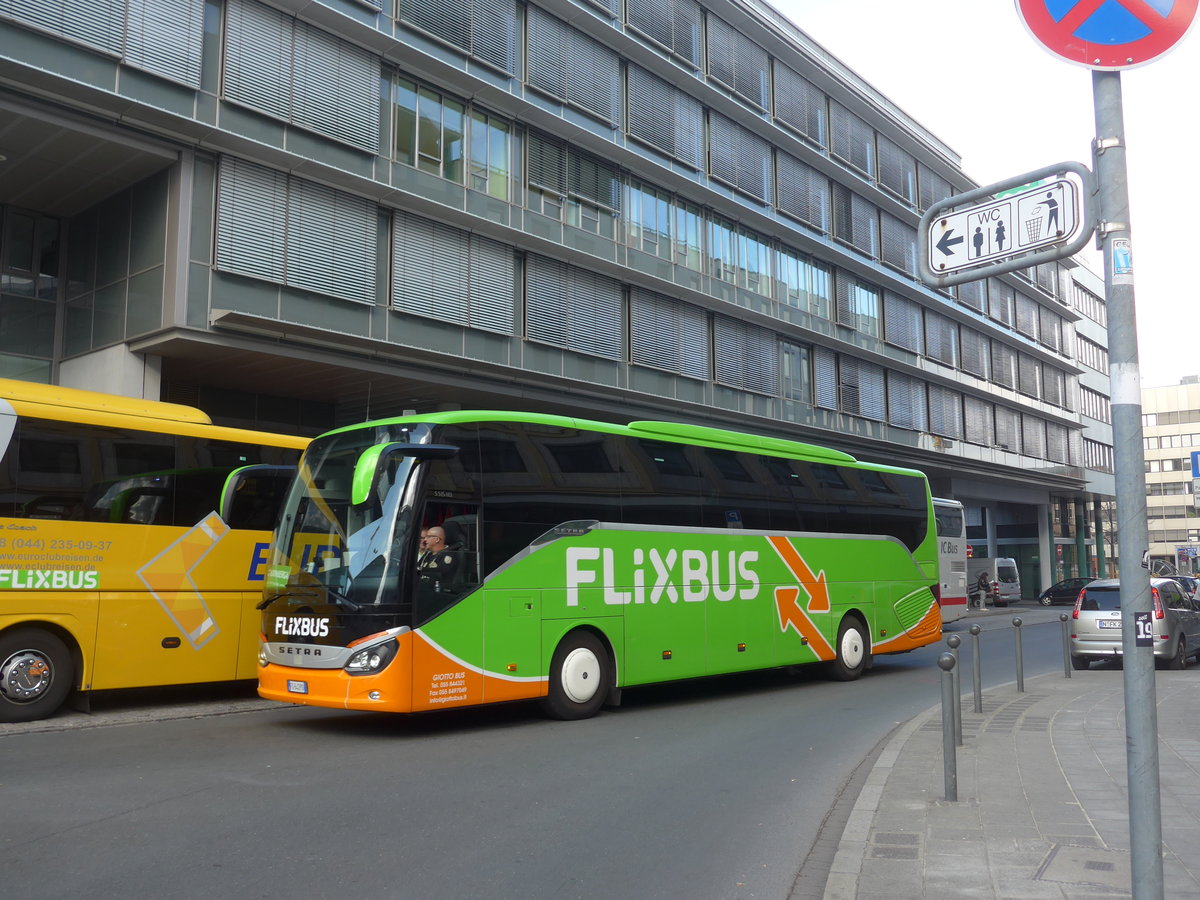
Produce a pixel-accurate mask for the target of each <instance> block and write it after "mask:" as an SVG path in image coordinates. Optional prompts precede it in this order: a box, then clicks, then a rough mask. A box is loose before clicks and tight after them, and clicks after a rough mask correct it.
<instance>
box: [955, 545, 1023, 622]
mask: <svg viewBox="0 0 1200 900" xmlns="http://www.w3.org/2000/svg"><path fill="white" fill-rule="evenodd" d="M981 588H982V589H983V591H984V593H985V595H986V596H985V597H984V598H981V596H980V590H981ZM967 599H968V600H969V602H970V605H971V606H973V607H975V608H977V609H980V608H982V607H984V606H986V605H987V603H988V602H989V601H990V602H993V603H995V605H996V606H1008V605H1009V604H1010V603H1016V602H1017V601H1018V600H1020V599H1021V576H1020V575H1019V574H1018V573H1017V561H1016V560H1015V559H1012V558H1011V557H1008V556H975V557H972V558H971V559H968V560H967Z"/></svg>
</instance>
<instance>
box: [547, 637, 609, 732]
mask: <svg viewBox="0 0 1200 900" xmlns="http://www.w3.org/2000/svg"><path fill="white" fill-rule="evenodd" d="M611 670H612V666H611V664H610V663H609V659H608V651H607V650H605V649H604V644H603V642H602V641H601V640H600V639H599V638H598V637H596V635H594V634H592V633H591V632H590V631H573V632H571V633H570V634H568V635H567V636H566V637H565V638H563V641H562V643H561V644H559V645H558V648H557V649H556V650H555V651H554V658H553V659H552V660H551V661H550V686H549V687H550V692H549V693H548V694H547V695H546V697H545V698H544V699H543V700H542V709H543V710H544V711H545V712H546V715H548V716H550V717H551V718H553V719H587V718H589V717H591V716H594V715H595V714H596V713H598V712H599V711H600V707H601V706H603V705H604V698H605V697H606V696H607V694H608V689H609V686H610V683H611V681H612V675H611V674H610V673H611Z"/></svg>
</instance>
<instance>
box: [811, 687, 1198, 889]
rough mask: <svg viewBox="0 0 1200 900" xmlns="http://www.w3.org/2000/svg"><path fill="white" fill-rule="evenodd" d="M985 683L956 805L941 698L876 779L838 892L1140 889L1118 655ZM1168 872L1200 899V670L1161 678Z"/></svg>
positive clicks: (969, 706) (861, 801)
mask: <svg viewBox="0 0 1200 900" xmlns="http://www.w3.org/2000/svg"><path fill="white" fill-rule="evenodd" d="M1071 675H1072V677H1071V678H1069V679H1068V678H1066V677H1064V675H1063V674H1062V673H1061V672H1060V673H1058V674H1057V675H1042V676H1039V677H1037V678H1027V679H1026V680H1025V692H1024V693H1018V692H1017V689H1016V685H1015V684H1010V685H1007V686H1004V687H1000V688H994V689H991V690H988V691H985V692H984V694H983V712H982V713H976V712H975V711H974V709H975V702H974V695H973V694H972V693H971V690H970V681H969V679H968V681H967V685H966V687H965V693H964V695H963V698H962V699H963V705H962V709H963V714H962V732H963V735H962V736H963V745H962V746H960V747H958V748H957V751H956V757H957V764H958V765H957V771H958V801H957V802H955V803H950V802H947V801H946V800H945V770H944V767H943V761H942V722H941V708H940V705H939V706H937V707H934V708H932V709H930V710H928V711H927V712H925V713H923V714H922V715H920V716H918V717H916V718H915V719H913V720H912V721H910V722H909V723H907V724H906V725H905V726H904V727H903V728H902V729H901V730H900V731H899V732H897V734H896V735H895V736H894V737H893V738H892V740H891V741H890V742H889V743H888V745H887V746H886V747H885V748H884V750H883V752H882V754H881V755H880V757H879V758H878V760H877V761H876V762H875V765H874V768H873V769H872V770H871V772H870V774H869V775H868V776H867V780H866V784H865V785H864V787H863V790H862V792H861V793H860V794H859V797H858V800H857V802H856V804H855V806H854V809H853V811H852V812H851V813H850V817H849V821H848V822H847V824H846V828H845V831H844V832H843V834H842V838H841V843H840V844H839V846H838V850H837V855H836V857H835V858H834V861H833V867H832V869H831V871H830V874H829V878H828V880H827V882H826V885H825V895H824V896H825V900H884V898H886V900H896V898H919V897H989V898H1003V900H1009V898H1012V900H1029V898H1070V900H1083V898H1088V900H1093V898H1101V897H1103V898H1110V897H1129V896H1131V894H1130V856H1129V806H1128V797H1127V790H1126V747H1125V708H1124V706H1125V704H1124V684H1123V676H1122V672H1121V670H1120V669H1119V668H1117V667H1116V666H1106V667H1104V668H1095V669H1093V670H1089V671H1083V672H1072V673H1071ZM1155 676H1156V678H1155V694H1156V699H1157V707H1158V733H1159V782H1160V794H1161V799H1162V832H1163V883H1164V896H1165V897H1168V898H1178V897H1200V667H1197V668H1195V669H1192V670H1190V671H1189V670H1184V671H1181V672H1172V671H1159V672H1156V673H1155Z"/></svg>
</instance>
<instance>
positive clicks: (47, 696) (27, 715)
mask: <svg viewBox="0 0 1200 900" xmlns="http://www.w3.org/2000/svg"><path fill="white" fill-rule="evenodd" d="M74 668H75V667H74V665H73V664H72V662H71V653H70V651H69V650H67V645H66V644H64V643H63V642H62V641H61V640H60V639H59V638H58V637H56V636H55V635H53V634H51V633H50V632H48V631H43V630H42V629H40V628H17V629H14V630H13V631H11V632H8V633H6V634H4V635H0V722H32V721H34V720H36V719H44V718H46V717H48V716H52V715H54V713H55V712H57V711H58V708H59V707H60V706H62V703H63V701H64V700H66V699H67V694H69V693H70V692H71V682H72V678H73V677H74Z"/></svg>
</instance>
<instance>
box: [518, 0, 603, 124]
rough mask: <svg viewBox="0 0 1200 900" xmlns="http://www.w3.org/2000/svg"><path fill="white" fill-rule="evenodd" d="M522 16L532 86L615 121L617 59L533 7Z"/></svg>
mask: <svg viewBox="0 0 1200 900" xmlns="http://www.w3.org/2000/svg"><path fill="white" fill-rule="evenodd" d="M527 9H528V15H527V16H526V26H527V33H528V37H527V47H526V57H527V59H526V66H525V70H526V78H527V79H528V81H529V84H530V85H531V86H532V87H535V88H537V89H538V90H541V91H545V92H546V93H547V94H550V95H551V96H552V97H556V98H558V99H559V100H562V101H563V102H564V103H567V104H569V105H570V106H574V107H576V108H578V109H581V110H583V111H585V112H588V113H591V114H592V115H593V116H596V117H597V118H598V119H600V120H601V121H603V122H605V123H607V124H609V125H614V124H616V122H617V120H618V117H619V110H620V106H621V58H620V57H619V56H618V55H617V54H616V53H615V52H614V51H613V50H610V49H609V48H608V47H606V46H604V45H603V44H601V43H600V42H599V41H596V40H594V39H593V38H590V37H588V36H587V35H585V34H584V33H583V32H581V31H577V30H575V29H574V28H572V27H571V26H570V25H567V24H566V23H565V22H563V21H561V20H559V19H556V18H555V17H554V16H551V15H549V14H547V13H545V12H543V11H542V10H541V8H540V7H537V6H532V5H531V6H529V7H527Z"/></svg>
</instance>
